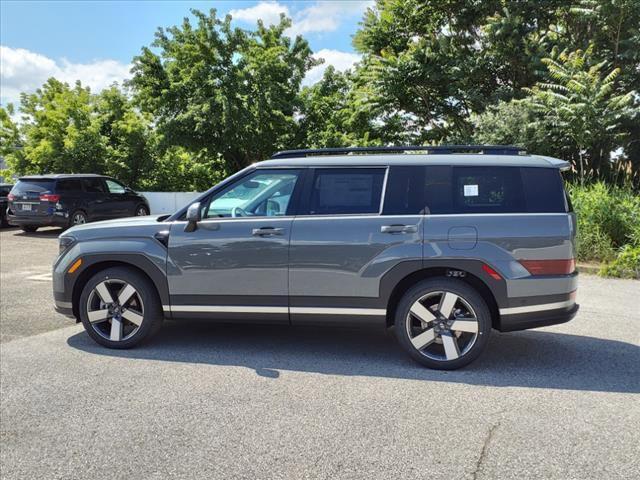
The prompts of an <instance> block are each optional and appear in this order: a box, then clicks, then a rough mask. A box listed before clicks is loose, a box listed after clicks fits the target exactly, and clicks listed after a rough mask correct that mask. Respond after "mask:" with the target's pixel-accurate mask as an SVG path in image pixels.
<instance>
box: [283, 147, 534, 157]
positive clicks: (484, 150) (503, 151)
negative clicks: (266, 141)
mask: <svg viewBox="0 0 640 480" xmlns="http://www.w3.org/2000/svg"><path fill="white" fill-rule="evenodd" d="M404 152H424V153H428V154H431V155H435V154H441V155H446V154H452V153H476V154H477V153H479V154H484V155H524V154H526V150H525V149H524V148H521V147H515V146H513V145H437V146H431V145H425V146H414V145H412V146H404V147H403V146H399V147H345V148H342V147H339V148H310V149H302V150H284V151H282V152H276V153H274V154H273V155H272V156H271V158H295V157H308V156H318V155H351V154H360V155H363V154H379V153H404Z"/></svg>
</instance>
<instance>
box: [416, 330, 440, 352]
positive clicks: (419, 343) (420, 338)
mask: <svg viewBox="0 0 640 480" xmlns="http://www.w3.org/2000/svg"><path fill="white" fill-rule="evenodd" d="M435 339H436V334H435V332H434V331H433V328H430V329H429V330H425V331H424V332H422V333H420V334H419V335H416V336H415V337H413V338H412V339H411V343H412V344H413V346H414V347H416V348H417V349H418V350H421V349H423V348H424V347H426V346H427V345H429V344H430V343H432V342H433V341H434V340H435Z"/></svg>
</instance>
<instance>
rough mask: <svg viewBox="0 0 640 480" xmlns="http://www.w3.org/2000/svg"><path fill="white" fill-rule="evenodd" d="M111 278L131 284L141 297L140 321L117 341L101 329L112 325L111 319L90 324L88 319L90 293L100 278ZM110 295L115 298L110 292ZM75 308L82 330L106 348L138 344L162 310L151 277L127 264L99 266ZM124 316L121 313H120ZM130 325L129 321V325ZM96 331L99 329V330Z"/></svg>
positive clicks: (157, 324) (154, 325)
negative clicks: (125, 265) (99, 269)
mask: <svg viewBox="0 0 640 480" xmlns="http://www.w3.org/2000/svg"><path fill="white" fill-rule="evenodd" d="M105 281H108V282H113V284H116V285H117V282H123V283H124V284H126V285H131V286H132V287H133V288H134V289H135V291H136V293H135V295H139V296H140V299H141V301H142V305H143V306H144V307H143V311H142V322H141V324H140V325H139V327H138V328H137V330H134V331H133V333H132V334H131V336H130V337H128V338H123V339H122V340H120V341H112V340H110V339H108V338H105V336H103V335H104V333H105V332H103V330H107V329H109V328H110V327H111V326H112V323H113V319H108V320H106V321H104V322H100V323H99V324H97V323H94V324H92V323H91V322H90V321H89V301H90V297H91V296H92V294H93V295H96V293H95V292H94V290H95V289H96V287H97V286H98V285H99V284H102V283H103V282H105ZM114 298H117V297H116V295H114ZM78 312H79V313H80V320H81V321H82V324H83V325H84V328H85V330H86V331H87V333H88V334H89V336H90V337H91V338H92V339H93V340H95V341H96V342H97V343H99V344H100V345H103V346H105V347H108V348H116V349H126V348H131V347H134V346H136V345H138V344H139V343H140V342H142V341H145V340H148V339H149V338H151V337H152V336H153V335H154V334H155V333H156V332H157V331H158V330H159V329H160V327H161V326H162V320H163V313H162V304H161V302H160V297H159V296H158V292H157V291H156V288H155V286H154V285H153V284H152V283H151V281H150V280H149V279H148V278H147V277H145V276H144V275H143V274H141V273H140V272H138V271H137V270H135V269H133V268H128V267H113V268H108V269H106V270H102V271H100V272H98V273H96V274H95V275H94V276H93V277H91V279H90V280H89V281H88V282H87V283H86V284H85V286H84V288H83V290H82V294H81V295H80V299H79V304H78ZM123 316H124V314H123ZM129 326H130V327H131V326H133V324H131V325H129ZM99 332H102V334H101V333H99Z"/></svg>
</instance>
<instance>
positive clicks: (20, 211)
mask: <svg viewBox="0 0 640 480" xmlns="http://www.w3.org/2000/svg"><path fill="white" fill-rule="evenodd" d="M142 215H149V203H148V202H147V200H146V198H144V196H142V195H140V194H138V193H136V192H134V191H133V190H131V189H130V188H129V187H125V186H124V185H123V184H122V183H120V182H119V181H117V180H115V179H113V178H110V177H103V176H101V175H84V174H83V175H78V174H77V175H62V174H61V175H33V176H26V177H20V179H19V180H18V183H16V184H15V186H14V187H13V188H12V189H11V193H9V209H8V211H7V220H8V222H9V224H10V225H16V226H19V227H20V228H22V230H24V231H25V232H35V231H36V230H37V229H38V227H45V226H55V227H63V228H66V227H71V226H73V225H81V224H83V223H87V222H92V221H95V220H108V219H112V218H120V217H131V216H142Z"/></svg>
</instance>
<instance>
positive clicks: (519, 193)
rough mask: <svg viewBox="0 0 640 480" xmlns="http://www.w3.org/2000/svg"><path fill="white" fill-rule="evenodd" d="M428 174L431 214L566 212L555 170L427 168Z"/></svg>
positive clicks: (561, 188) (427, 187)
mask: <svg viewBox="0 0 640 480" xmlns="http://www.w3.org/2000/svg"><path fill="white" fill-rule="evenodd" d="M426 171H427V173H426V178H425V203H426V211H427V213H430V214H435V215H437V214H452V213H453V214H465V213H564V212H566V211H567V208H566V203H565V197H564V195H565V194H564V188H563V185H562V179H561V177H560V172H559V171H558V170H557V169H555V168H538V167H523V168H520V167H447V166H428V167H427V168H426Z"/></svg>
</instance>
